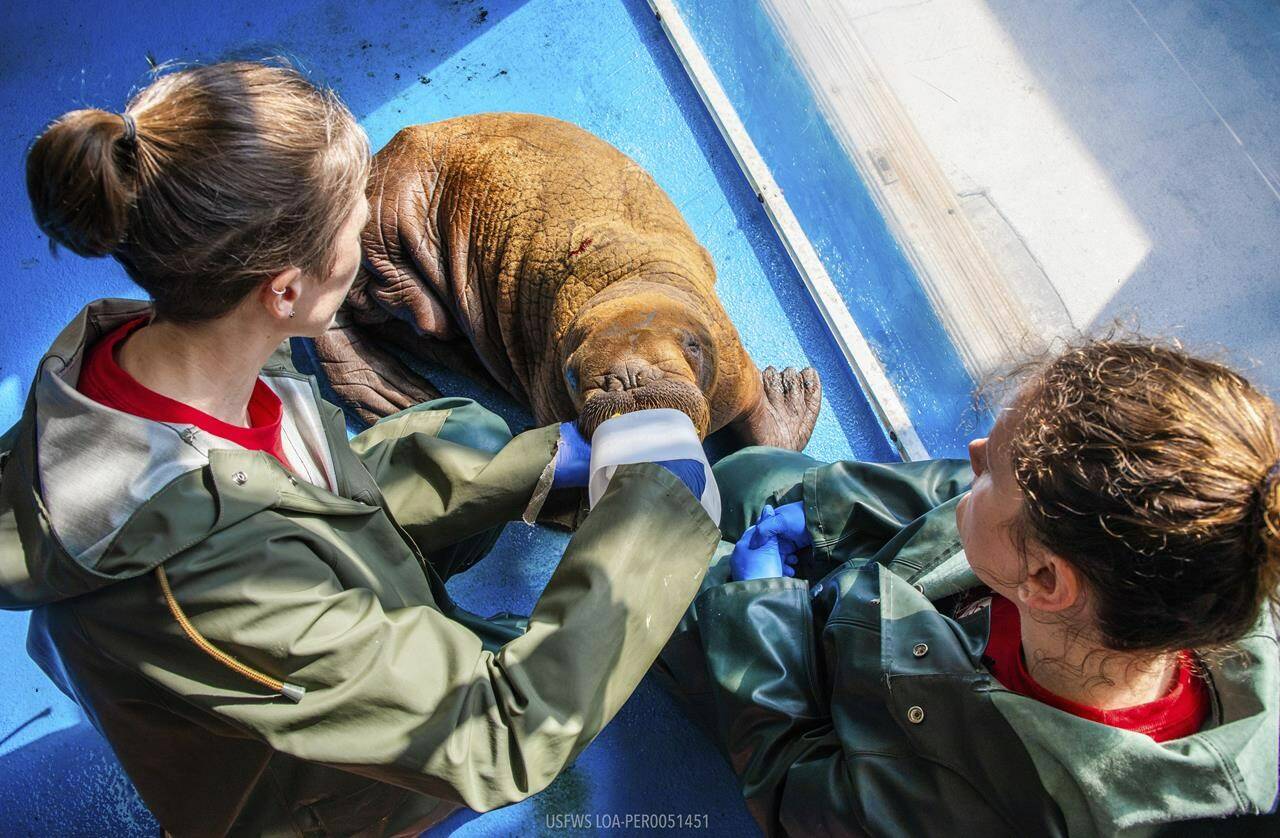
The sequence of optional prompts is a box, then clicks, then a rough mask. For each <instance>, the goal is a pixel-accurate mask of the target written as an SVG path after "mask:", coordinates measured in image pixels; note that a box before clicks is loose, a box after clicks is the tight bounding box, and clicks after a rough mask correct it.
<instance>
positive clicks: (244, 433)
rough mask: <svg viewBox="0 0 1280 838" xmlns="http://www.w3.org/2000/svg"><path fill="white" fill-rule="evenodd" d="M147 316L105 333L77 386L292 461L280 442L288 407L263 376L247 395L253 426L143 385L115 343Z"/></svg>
mask: <svg viewBox="0 0 1280 838" xmlns="http://www.w3.org/2000/svg"><path fill="white" fill-rule="evenodd" d="M149 320H150V317H149V316H145V315H144V316H142V317H139V318H136V319H134V320H130V321H128V322H127V323H125V324H123V325H122V326H120V327H119V328H117V329H114V330H113V331H111V332H110V333H108V334H106V335H104V336H103V337H102V338H100V339H99V340H98V341H96V342H95V343H94V344H93V345H92V346H90V347H89V349H88V350H87V352H86V355H85V361H84V365H83V367H82V368H81V370H80V380H79V382H78V383H77V389H79V391H80V392H81V393H82V394H84V395H85V396H88V397H89V398H91V399H93V400H94V401H96V402H99V403H100V404H103V405H106V406H107V407H111V408H114V409H116V410H120V411H123V412H125V413H131V414H133V415H134V416H140V417H142V418H144V419H152V420H154V421H157V422H172V423H177V424H184V425H195V426H196V427H197V428H199V429H200V430H202V431H205V432H207V433H210V434H213V435H214V436H218V437H222V438H223V439H226V440H230V441H231V442H234V443H236V444H237V445H240V446H242V447H244V448H247V449H249V450H253V451H265V452H267V453H268V454H271V455H272V456H274V457H276V458H277V459H279V460H280V461H281V462H282V463H284V464H285V465H286V467H287V466H288V462H287V461H286V460H285V458H284V452H283V451H282V450H281V447H280V423H281V418H282V416H283V413H284V410H283V407H282V405H281V403H280V397H279V396H277V395H276V394H275V391H273V390H272V389H271V388H270V387H268V386H267V384H266V382H264V381H263V380H262V379H261V378H259V379H258V380H257V382H256V383H255V384H254V385H253V394H252V395H251V396H250V398H249V411H248V412H249V427H247V428H246V427H242V426H240V425H232V424H230V423H229V422H223V421H222V420H221V419H217V418H215V417H213V416H210V415H209V414H208V413H205V412H204V411H201V410H197V409H196V408H194V407H191V406H190V405H187V404H183V403H182V402H180V401H177V400H175V399H171V398H169V397H168V396H164V395H162V394H160V393H157V392H156V391H154V390H150V389H148V388H146V387H144V386H143V385H142V384H140V383H139V382H138V380H137V379H135V378H134V377H133V376H131V375H129V373H127V372H125V370H124V369H123V368H122V367H121V366H120V364H119V363H118V362H117V361H116V355H115V353H116V349H117V347H119V346H120V344H121V343H123V342H124V341H125V339H126V338H128V337H129V335H131V334H133V333H134V332H135V331H137V330H138V329H140V328H142V327H143V326H145V325H146V324H147V323H148V322H149Z"/></svg>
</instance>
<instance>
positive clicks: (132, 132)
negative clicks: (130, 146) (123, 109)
mask: <svg viewBox="0 0 1280 838" xmlns="http://www.w3.org/2000/svg"><path fill="white" fill-rule="evenodd" d="M120 120H121V121H122V122H124V136H123V137H121V138H120V139H121V140H123V141H124V142H126V143H134V142H136V141H137V139H138V123H137V122H135V121H134V119H133V117H132V116H130V115H129V114H127V113H122V114H120Z"/></svg>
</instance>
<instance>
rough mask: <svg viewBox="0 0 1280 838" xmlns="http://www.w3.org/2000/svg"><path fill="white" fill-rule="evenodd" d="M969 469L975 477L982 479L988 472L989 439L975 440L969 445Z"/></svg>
mask: <svg viewBox="0 0 1280 838" xmlns="http://www.w3.org/2000/svg"><path fill="white" fill-rule="evenodd" d="M969 467H970V468H972V469H973V476H974V477H975V478H977V477H980V476H981V475H982V473H983V472H984V471H986V470H987V438H986V437H985V436H984V437H982V438H981V439H975V440H973V441H972V442H970V443H969Z"/></svg>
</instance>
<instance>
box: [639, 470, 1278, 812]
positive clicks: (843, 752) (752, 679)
mask: <svg viewBox="0 0 1280 838" xmlns="http://www.w3.org/2000/svg"><path fill="white" fill-rule="evenodd" d="M716 475H717V482H718V483H719V484H720V486H721V488H722V493H723V502H724V509H725V511H724V516H723V519H722V524H721V525H722V528H723V529H724V531H725V536H726V537H727V538H730V539H734V538H736V537H738V536H739V535H740V534H741V533H742V531H743V530H744V529H745V528H746V527H747V526H748V525H749V524H750V523H751V522H752V521H753V520H754V519H755V517H756V516H757V514H758V513H759V510H760V507H761V506H762V505H763V504H764V503H766V502H769V503H772V504H774V505H775V506H776V505H777V504H780V503H786V502H791V501H802V502H803V503H804V509H805V514H806V519H807V523H808V528H809V531H810V534H811V535H812V537H813V544H814V546H813V551H812V552H813V555H812V558H802V559H801V566H800V569H799V570H800V572H799V573H798V574H797V577H796V578H794V579H790V578H776V579H759V580H750V581H741V582H726V579H727V578H728V561H727V557H725V558H724V559H722V560H721V561H720V562H719V563H717V564H716V566H715V567H713V568H712V571H711V572H710V573H709V574H708V576H707V579H706V580H705V581H704V583H703V590H702V591H701V593H700V594H699V595H698V596H697V598H696V599H695V601H694V604H693V605H692V607H691V608H690V610H689V613H688V615H687V616H686V618H685V619H684V620H683V621H682V623H681V626H680V627H679V629H677V632H676V635H675V636H674V637H673V638H672V641H671V643H670V644H669V645H668V647H667V648H666V649H665V650H664V652H663V654H662V656H661V658H660V662H659V665H658V667H657V668H658V670H659V672H660V673H662V674H663V675H665V676H666V677H667V678H668V679H670V681H671V682H672V683H670V684H669V685H670V686H673V687H674V688H675V689H676V690H677V692H678V694H679V695H680V696H681V697H683V698H684V699H686V700H687V701H688V703H689V705H690V707H691V709H692V710H693V711H694V714H695V716H696V717H697V718H699V720H700V721H702V722H703V724H704V725H705V726H706V727H707V728H708V730H709V732H710V733H711V734H712V735H713V737H714V738H715V739H716V740H717V742H718V744H719V745H720V746H721V747H722V749H723V750H724V752H725V754H726V756H727V757H728V759H729V761H730V763H731V765H732V767H733V769H734V771H735V772H736V773H737V774H738V776H739V778H740V781H741V785H742V789H743V795H744V797H745V798H746V801H747V805H748V806H749V807H750V809H751V811H752V813H753V815H754V816H755V817H756V819H757V820H758V821H759V823H760V824H761V826H762V827H763V828H764V830H765V832H766V833H767V834H769V835H783V834H786V835H798V836H809V835H868V834H874V835H945V834H954V833H955V832H956V831H957V830H963V831H964V833H966V834H971V835H982V836H986V835H1022V836H1029V835H1062V834H1070V835H1072V836H1094V835H1106V836H1110V835H1126V836H1127V835H1135V836H1136V835H1151V834H1160V833H1162V832H1164V831H1171V833H1172V834H1185V833H1186V832H1188V831H1190V830H1189V827H1192V826H1193V823H1192V822H1194V831H1195V832H1196V833H1199V834H1221V832H1222V831H1223V830H1226V829H1230V830H1232V831H1233V832H1234V833H1235V834H1280V833H1277V832H1274V831H1268V830H1275V829H1276V827H1277V824H1276V822H1275V820H1274V819H1273V818H1266V819H1263V818H1257V817H1243V818H1239V819H1235V820H1229V821H1220V820H1217V819H1219V818H1223V817H1227V816H1232V815H1245V816H1249V815H1253V814H1255V813H1259V812H1268V811H1272V810H1274V807H1275V801H1276V787H1277V749H1278V746H1280V732H1278V728H1277V704H1278V703H1280V701H1278V696H1277V692H1278V691H1280V677H1278V675H1277V670H1278V668H1280V667H1278V666H1277V664H1278V660H1277V647H1276V634H1275V629H1274V626H1273V622H1272V615H1271V614H1270V613H1269V612H1268V613H1266V614H1264V615H1263V616H1262V618H1261V619H1260V621H1259V623H1258V625H1257V627H1256V629H1255V630H1254V631H1253V632H1252V633H1251V634H1250V635H1249V636H1248V637H1246V638H1245V639H1244V640H1243V641H1241V642H1240V643H1239V644H1238V646H1237V651H1236V653H1235V654H1231V655H1225V656H1218V657H1211V658H1209V659H1208V661H1207V664H1208V671H1209V677H1210V680H1211V684H1212V694H1213V712H1212V718H1211V719H1210V721H1209V722H1208V723H1207V724H1206V726H1205V728H1204V729H1203V730H1202V731H1201V732H1199V733H1197V734H1195V735H1193V736H1188V737H1185V738H1182V739H1178V740H1174V741H1171V742H1165V743H1163V744H1157V743H1156V742H1154V741H1153V740H1151V739H1150V738H1148V737H1146V736H1143V735H1142V734H1138V733H1131V732H1128V731H1124V730H1118V729H1116V728H1112V727H1107V726H1105V725H1100V724H1096V723H1094V722H1090V721H1086V720H1084V719H1081V718H1078V717H1076V716H1072V715H1070V714H1067V713H1064V712H1061V711H1059V710H1056V709H1054V708H1052V707H1049V706H1047V705H1044V704H1041V703H1039V702H1037V701H1035V700H1033V699H1030V698H1025V697H1023V696H1020V695H1017V694H1014V693H1012V692H1010V691H1009V690H1007V689H1005V688H1004V687H1002V686H1001V685H1000V684H999V682H997V681H996V680H995V679H994V678H993V677H992V676H991V675H990V673H989V672H988V671H987V669H986V667H985V666H984V665H983V663H982V653H983V650H984V649H985V647H986V641H987V635H988V631H989V623H988V614H989V608H986V607H983V605H984V603H983V599H982V598H981V596H980V594H981V593H982V590H981V589H976V586H978V585H979V583H978V580H977V578H976V577H975V576H974V575H973V572H972V571H971V570H970V569H969V566H968V562H967V561H966V559H965V555H964V553H963V551H962V549H961V545H960V540H959V537H958V535H957V532H956V526H955V505H956V502H957V501H958V500H959V498H960V497H961V496H962V495H963V493H964V491H965V490H966V489H967V487H968V484H969V482H970V480H971V478H972V475H971V473H970V472H969V469H968V465H967V464H966V463H964V462H962V461H956V460H951V461H941V460H940V461H933V462H922V463H911V464H893V465H877V464H871V463H857V462H843V463H835V464H832V465H823V464H820V463H817V462H816V461H814V460H812V459H810V458H808V457H805V456H803V455H799V454H795V453H793V452H788V451H778V450H775V449H760V448H757V449H747V450H746V451H743V452H740V453H738V454H736V455H733V456H731V457H729V458H727V459H725V460H723V461H722V462H721V463H719V464H718V465H717V466H716ZM728 546H729V545H725V546H724V547H722V549H721V554H722V555H723V554H724V553H725V552H727V549H728ZM801 577H805V578H807V579H809V580H812V582H806V581H805V578H801ZM988 601H989V600H988Z"/></svg>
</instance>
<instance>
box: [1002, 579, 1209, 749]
mask: <svg viewBox="0 0 1280 838" xmlns="http://www.w3.org/2000/svg"><path fill="white" fill-rule="evenodd" d="M986 657H987V663H988V668H989V669H990V670H991V674H992V675H994V676H996V679H997V680H999V681H1000V683H1001V684H1003V685H1004V686H1005V687H1007V688H1008V689H1010V690H1012V691H1013V692H1015V693H1018V694H1019V695H1025V696H1027V697H1028V698H1034V699H1035V700H1036V701H1039V702H1042V703H1044V704H1048V705H1049V706H1050V707H1056V708H1058V709H1059V710H1062V711H1065V712H1067V713H1070V714H1071V715H1073V716H1079V717H1080V718H1082V719H1088V720H1089V721H1091V722H1098V723H1099V724H1104V725H1110V726H1111V727H1118V728H1121V729H1122V730H1132V731H1134V732H1135V733H1145V734H1146V735H1147V736H1150V737H1151V738H1152V739H1154V740H1155V741H1157V742H1165V741H1168V740H1170V739H1179V738H1181V737H1183V736H1190V735H1191V734H1193V733H1196V732H1198V731H1199V730H1200V728H1201V726H1203V725H1204V722H1205V719H1207V718H1208V717H1209V708H1210V702H1209V688H1208V686H1207V685H1206V684H1205V682H1204V680H1203V679H1202V678H1199V677H1196V675H1195V673H1194V672H1192V668H1191V666H1190V663H1189V656H1188V655H1187V654H1185V653H1184V654H1182V655H1179V658H1178V674H1177V676H1176V677H1175V678H1174V680H1173V686H1172V687H1170V689H1169V692H1168V693H1166V694H1165V695H1164V696H1163V697H1161V698H1157V699H1156V700H1155V701H1151V702H1148V703H1146V704H1138V705H1135V706H1133V707H1123V708H1121V709H1118V710H1101V709H1099V708H1097V707H1090V706H1088V705H1086V704H1077V703H1076V702H1074V701H1069V700H1068V699H1065V698H1062V697H1061V696H1058V695H1055V694H1054V693H1051V692H1049V691H1048V690H1046V689H1045V688H1044V687H1042V686H1040V685H1039V684H1037V683H1036V682H1035V681H1034V680H1032V678H1031V674H1030V673H1028V672H1027V665H1026V661H1024V660H1023V658H1022V620H1021V615H1019V613H1018V607H1017V606H1016V605H1014V604H1013V603H1012V602H1010V601H1009V600H1007V599H1005V598H1004V597H1002V596H998V595H996V596H992V597H991V636H990V638H989V639H988V640H987V651H986Z"/></svg>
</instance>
